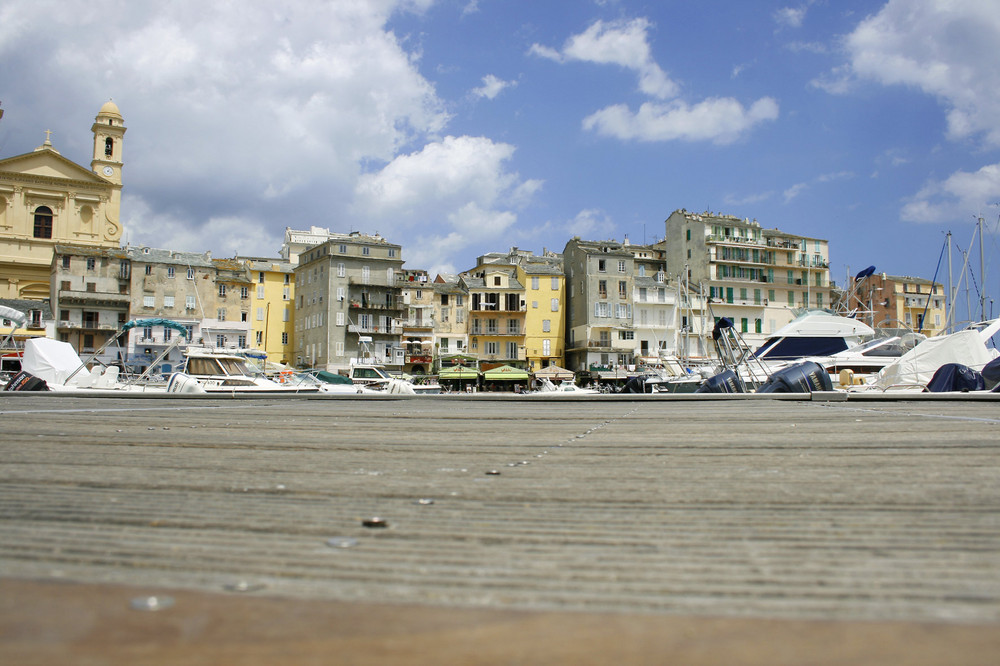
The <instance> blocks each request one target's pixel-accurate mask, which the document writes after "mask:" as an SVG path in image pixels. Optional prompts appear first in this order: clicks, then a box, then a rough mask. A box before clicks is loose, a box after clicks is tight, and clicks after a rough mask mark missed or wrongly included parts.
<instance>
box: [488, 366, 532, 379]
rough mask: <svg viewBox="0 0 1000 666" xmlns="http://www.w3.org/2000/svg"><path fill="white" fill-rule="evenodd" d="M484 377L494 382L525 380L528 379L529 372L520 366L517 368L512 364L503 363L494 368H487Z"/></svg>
mask: <svg viewBox="0 0 1000 666" xmlns="http://www.w3.org/2000/svg"><path fill="white" fill-rule="evenodd" d="M483 379H485V380H487V381H492V382H498V381H508V382H514V381H517V382H523V381H527V380H528V373H527V372H525V371H524V370H522V369H520V368H515V367H514V366H511V365H501V366H500V367H499V368H493V369H492V370H487V371H486V373H485V374H484V375H483Z"/></svg>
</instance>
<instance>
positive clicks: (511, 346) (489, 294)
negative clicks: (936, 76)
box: [460, 258, 527, 370]
mask: <svg viewBox="0 0 1000 666" xmlns="http://www.w3.org/2000/svg"><path fill="white" fill-rule="evenodd" d="M460 285H461V286H462V287H463V289H464V290H465V291H466V292H468V294H469V353H471V354H472V355H473V356H476V357H477V358H478V359H479V367H480V369H481V370H490V369H492V368H496V367H499V366H502V365H510V366H513V367H516V368H522V369H524V368H525V365H526V363H525V357H524V321H525V311H526V309H527V308H526V304H525V300H524V285H523V284H521V283H520V282H519V281H518V279H517V270H516V268H515V267H514V266H511V265H509V264H508V265H503V264H495V263H484V262H483V260H482V258H481V259H480V261H479V262H478V265H477V266H476V268H475V269H473V270H471V271H469V272H468V273H463V274H462V275H461V276H460Z"/></svg>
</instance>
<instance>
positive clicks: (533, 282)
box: [531, 276, 538, 289]
mask: <svg viewBox="0 0 1000 666" xmlns="http://www.w3.org/2000/svg"><path fill="white" fill-rule="evenodd" d="M531 288H532V289H538V277H537V276H535V277H533V278H531Z"/></svg>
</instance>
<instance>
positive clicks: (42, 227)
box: [34, 206, 52, 238]
mask: <svg viewBox="0 0 1000 666" xmlns="http://www.w3.org/2000/svg"><path fill="white" fill-rule="evenodd" d="M34 235H35V238H52V209H51V208H49V207H48V206H39V207H38V208H36V209H35V232H34Z"/></svg>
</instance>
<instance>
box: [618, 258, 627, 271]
mask: <svg viewBox="0 0 1000 666" xmlns="http://www.w3.org/2000/svg"><path fill="white" fill-rule="evenodd" d="M618 272H619V273H624V272H625V262H624V261H619V262H618Z"/></svg>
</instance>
